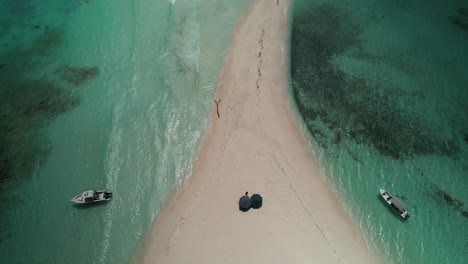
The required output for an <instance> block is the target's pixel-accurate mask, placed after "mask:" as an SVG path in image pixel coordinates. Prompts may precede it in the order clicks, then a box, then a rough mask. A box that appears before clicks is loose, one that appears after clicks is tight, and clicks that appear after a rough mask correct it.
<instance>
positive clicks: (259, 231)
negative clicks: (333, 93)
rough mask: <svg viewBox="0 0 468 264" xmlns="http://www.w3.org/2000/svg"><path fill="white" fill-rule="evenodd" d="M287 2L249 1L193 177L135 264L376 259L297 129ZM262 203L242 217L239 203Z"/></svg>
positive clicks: (233, 44)
mask: <svg viewBox="0 0 468 264" xmlns="http://www.w3.org/2000/svg"><path fill="white" fill-rule="evenodd" d="M290 3H291V2H290V1H285V0H280V1H279V4H278V5H277V1H271V0H255V1H254V2H253V4H252V5H251V6H250V8H249V9H248V11H247V12H246V13H245V14H244V15H243V16H242V18H241V19H240V21H239V22H238V24H237V26H236V29H235V32H234V34H233V37H232V43H231V47H230V51H229V55H228V57H227V60H226V61H225V65H224V68H223V70H222V74H221V76H220V80H219V83H218V87H217V91H216V94H215V99H216V100H221V102H220V103H219V114H220V117H219V118H218V116H217V111H216V104H215V103H213V106H212V108H211V109H210V118H209V124H208V126H207V128H206V131H205V134H204V137H203V140H202V143H201V144H200V146H199V152H198V155H197V159H196V160H195V162H194V168H193V171H192V175H191V176H190V177H189V178H188V180H187V182H186V184H185V185H184V187H183V188H182V191H181V192H180V193H179V194H177V197H176V198H175V199H173V201H172V202H170V203H169V205H168V207H167V208H166V210H165V211H164V212H163V213H162V214H161V215H160V216H159V217H158V219H157V221H156V222H155V224H154V226H153V228H152V230H151V234H149V237H148V240H147V241H146V244H145V246H144V249H143V250H142V251H143V252H142V253H141V256H140V257H138V261H137V262H142V263H203V264H206V263H282V264H283V263H372V264H374V263H381V262H382V261H381V259H380V257H379V256H378V254H376V252H375V251H374V250H373V249H372V248H371V249H369V248H368V247H367V246H366V243H365V241H364V239H363V236H362V234H361V233H360V232H359V230H358V229H357V228H356V226H354V225H353V224H352V223H351V221H350V219H349V217H348V216H347V215H346V213H345V211H344V209H343V208H342V206H341V205H340V203H339V202H338V200H337V198H336V197H335V195H334V194H333V192H331V190H330V189H329V187H328V186H327V185H326V183H325V182H324V180H323V177H322V176H321V175H320V168H319V167H318V164H317V161H316V160H315V158H314V156H313V153H312V152H311V150H310V147H309V145H308V143H307V141H306V139H305V137H304V136H303V134H302V131H301V130H300V129H299V126H298V124H297V121H296V120H297V119H296V117H295V116H294V112H293V110H291V109H292V107H291V102H290V101H289V99H288V88H287V85H288V83H287V80H288V79H287V78H288V77H287V71H288V69H287V64H288V62H287V56H286V55H287V44H286V40H287V34H288V33H287V30H288V25H287V15H288V11H287V10H288V8H289V5H290ZM246 191H248V192H249V194H254V193H260V194H261V195H262V196H263V207H262V208H260V209H256V210H255V209H251V210H250V211H248V212H241V211H239V208H238V201H239V197H240V196H241V195H243V194H244V192H246Z"/></svg>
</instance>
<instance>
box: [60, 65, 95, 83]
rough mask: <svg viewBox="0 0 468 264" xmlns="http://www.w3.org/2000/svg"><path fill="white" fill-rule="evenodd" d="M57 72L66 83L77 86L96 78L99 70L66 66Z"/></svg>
mask: <svg viewBox="0 0 468 264" xmlns="http://www.w3.org/2000/svg"><path fill="white" fill-rule="evenodd" d="M57 72H58V73H59V75H60V76H61V78H62V79H63V80H65V81H66V82H67V83H69V84H71V85H74V86H77V85H80V84H82V83H84V82H85V81H87V80H89V79H92V78H94V77H96V76H97V75H98V73H99V69H98V67H96V66H93V67H76V66H71V65H68V66H64V67H62V68H59V69H57Z"/></svg>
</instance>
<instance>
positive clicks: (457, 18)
mask: <svg viewBox="0 0 468 264" xmlns="http://www.w3.org/2000/svg"><path fill="white" fill-rule="evenodd" d="M450 19H451V20H452V23H453V24H454V25H455V26H456V27H457V28H458V29H460V30H462V31H463V32H465V33H466V34H468V8H463V7H461V8H458V10H457V14H456V15H454V16H451V17H450Z"/></svg>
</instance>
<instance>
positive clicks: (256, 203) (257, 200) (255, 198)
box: [250, 193, 263, 209]
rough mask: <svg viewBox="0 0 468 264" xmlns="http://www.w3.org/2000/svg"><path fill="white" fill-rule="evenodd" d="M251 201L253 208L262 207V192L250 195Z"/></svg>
mask: <svg viewBox="0 0 468 264" xmlns="http://www.w3.org/2000/svg"><path fill="white" fill-rule="evenodd" d="M250 203H251V205H252V208H254V209H258V208H260V207H262V203H263V198H262V196H261V195H260V194H257V193H256V194H254V195H252V197H250Z"/></svg>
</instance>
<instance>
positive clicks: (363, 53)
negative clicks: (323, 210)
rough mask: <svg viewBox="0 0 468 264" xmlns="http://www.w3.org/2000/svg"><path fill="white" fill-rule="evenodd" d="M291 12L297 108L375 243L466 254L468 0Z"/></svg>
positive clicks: (422, 256)
mask: <svg viewBox="0 0 468 264" xmlns="http://www.w3.org/2000/svg"><path fill="white" fill-rule="evenodd" d="M293 13H294V14H293V15H294V20H293V22H292V37H291V78H292V84H293V91H292V92H293V94H294V98H295V101H296V103H297V106H298V111H299V113H300V114H301V116H302V118H303V119H304V121H305V124H306V127H307V130H308V131H309V133H310V135H311V138H312V139H313V140H312V144H313V145H314V147H315V150H316V152H317V155H318V157H319V160H320V163H321V165H322V168H323V172H324V173H325V174H326V176H327V179H328V181H329V182H330V184H331V185H332V186H333V188H334V190H335V191H336V193H337V194H338V196H340V197H341V198H342V199H341V200H342V201H346V202H345V203H344V205H345V207H346V208H347V211H348V212H349V214H350V215H351V216H352V218H353V220H354V221H355V222H356V223H357V224H358V225H359V226H360V228H361V229H362V230H363V231H364V233H365V237H366V241H367V242H368V244H369V245H370V246H375V247H376V248H377V249H378V250H379V251H381V252H382V253H383V254H384V257H385V260H386V263H454V264H457V263H466V262H467V261H468V251H467V245H468V225H467V218H468V195H467V193H466V188H467V187H468V178H467V177H466V176H467V173H468V116H467V114H468V104H467V102H468V86H467V84H468V48H467V47H468V3H467V2H466V1H443V2H442V1H419V0H412V1H352V0H347V1H301V0H297V1H295V7H294V11H293ZM380 186H384V187H386V188H387V190H389V191H390V192H391V193H392V194H394V195H396V196H398V197H400V198H401V200H402V201H403V202H404V203H405V204H406V206H407V208H408V210H409V211H410V213H411V218H410V219H409V220H408V221H401V220H400V218H399V216H398V215H395V214H394V213H393V212H392V211H390V210H388V208H387V206H386V205H385V204H384V203H383V202H382V200H381V199H380V198H379V197H378V188H379V187H380Z"/></svg>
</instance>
